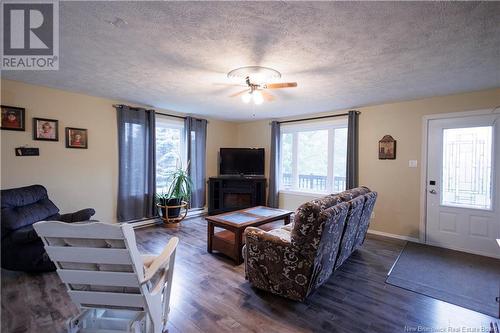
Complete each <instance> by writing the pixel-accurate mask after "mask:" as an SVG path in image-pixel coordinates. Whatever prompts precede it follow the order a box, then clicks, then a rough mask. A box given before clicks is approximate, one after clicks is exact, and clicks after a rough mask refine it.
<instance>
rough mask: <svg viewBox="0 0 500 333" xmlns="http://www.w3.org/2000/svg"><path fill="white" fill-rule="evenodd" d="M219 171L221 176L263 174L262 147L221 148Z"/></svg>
mask: <svg viewBox="0 0 500 333" xmlns="http://www.w3.org/2000/svg"><path fill="white" fill-rule="evenodd" d="M219 173H220V175H221V176H229V175H243V176H263V175H264V148H221V149H220V166H219Z"/></svg>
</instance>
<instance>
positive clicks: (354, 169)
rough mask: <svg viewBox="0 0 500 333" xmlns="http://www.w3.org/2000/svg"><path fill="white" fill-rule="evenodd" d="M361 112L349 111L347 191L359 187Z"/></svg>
mask: <svg viewBox="0 0 500 333" xmlns="http://www.w3.org/2000/svg"><path fill="white" fill-rule="evenodd" d="M358 123H359V111H353V110H351V111H349V115H348V121H347V172H346V189H351V188H355V187H358V160H359V158H358V144H359V143H358V141H359V139H358V137H359V134H358V127H359V125H358Z"/></svg>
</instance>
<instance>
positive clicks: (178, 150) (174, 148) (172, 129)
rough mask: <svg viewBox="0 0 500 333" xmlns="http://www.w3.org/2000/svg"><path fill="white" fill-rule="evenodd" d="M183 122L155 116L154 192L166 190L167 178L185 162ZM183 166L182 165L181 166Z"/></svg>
mask: <svg viewBox="0 0 500 333" xmlns="http://www.w3.org/2000/svg"><path fill="white" fill-rule="evenodd" d="M185 160H186V159H185V148H184V122H183V121H182V120H172V119H170V118H167V117H162V116H160V115H157V116H156V192H157V193H162V192H166V191H167V190H168V186H169V183H168V177H169V175H170V174H171V173H172V172H173V171H175V169H176V168H177V167H178V166H179V165H180V164H181V163H184V161H185ZM183 166H184V165H183Z"/></svg>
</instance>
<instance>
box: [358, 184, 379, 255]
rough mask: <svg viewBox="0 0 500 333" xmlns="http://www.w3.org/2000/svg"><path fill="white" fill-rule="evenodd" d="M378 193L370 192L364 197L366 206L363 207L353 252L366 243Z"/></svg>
mask: <svg viewBox="0 0 500 333" xmlns="http://www.w3.org/2000/svg"><path fill="white" fill-rule="evenodd" d="M377 195H378V194H377V192H369V193H366V194H365V195H364V197H365V204H364V206H363V212H362V213H361V218H360V221H359V224H358V231H357V232H356V236H355V239H354V246H353V249H352V251H354V250H356V249H358V248H359V247H360V246H361V245H363V242H364V241H365V237H366V233H367V231H368V227H369V225H370V219H371V217H372V212H373V208H374V207H375V202H376V201H377Z"/></svg>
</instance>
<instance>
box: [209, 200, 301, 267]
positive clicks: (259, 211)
mask: <svg viewBox="0 0 500 333" xmlns="http://www.w3.org/2000/svg"><path fill="white" fill-rule="evenodd" d="M292 213H293V212H291V211H289V210H284V209H277V208H270V207H265V206H257V207H251V208H246V209H241V210H237V211H234V212H229V213H224V214H219V215H214V216H207V217H206V218H205V219H206V220H207V222H208V235H207V236H208V237H207V238H208V239H207V251H208V253H212V251H213V250H216V251H219V252H221V253H223V254H225V255H227V256H228V257H230V258H232V259H233V260H234V261H235V262H236V264H237V265H239V264H241V263H243V256H242V254H241V249H242V248H243V243H244V239H243V232H244V231H245V229H246V228H247V227H258V226H262V225H264V224H267V223H271V222H274V221H278V220H284V222H285V224H288V223H290V215H291V214H292ZM215 227H219V228H222V229H225V230H224V231H220V232H216V233H214V229H215Z"/></svg>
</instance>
